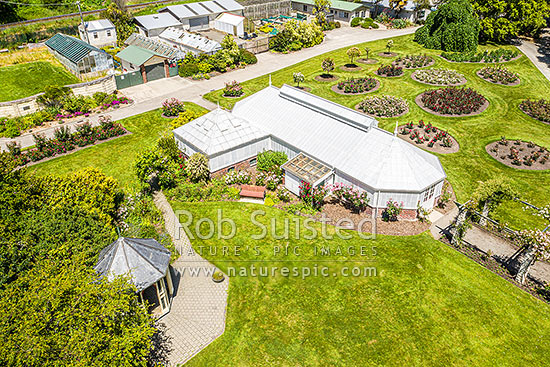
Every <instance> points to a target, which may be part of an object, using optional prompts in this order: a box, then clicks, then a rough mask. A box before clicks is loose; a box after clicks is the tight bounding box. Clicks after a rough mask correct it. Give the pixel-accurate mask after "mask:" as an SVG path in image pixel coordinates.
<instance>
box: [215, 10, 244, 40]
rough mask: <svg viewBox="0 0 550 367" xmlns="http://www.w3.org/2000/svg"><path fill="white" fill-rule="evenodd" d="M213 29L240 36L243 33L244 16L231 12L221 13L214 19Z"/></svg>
mask: <svg viewBox="0 0 550 367" xmlns="http://www.w3.org/2000/svg"><path fill="white" fill-rule="evenodd" d="M214 29H217V30H218V31H221V32H224V33H227V34H232V35H234V36H237V37H241V36H243V35H244V17H243V16H241V15H236V14H231V13H222V14H220V16H219V17H217V18H216V20H215V21H214Z"/></svg>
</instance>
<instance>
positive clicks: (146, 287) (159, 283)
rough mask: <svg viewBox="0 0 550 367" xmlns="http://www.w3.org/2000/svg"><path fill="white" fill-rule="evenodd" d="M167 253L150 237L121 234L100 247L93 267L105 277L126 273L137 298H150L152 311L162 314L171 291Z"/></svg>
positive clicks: (110, 277) (171, 293)
mask: <svg viewBox="0 0 550 367" xmlns="http://www.w3.org/2000/svg"><path fill="white" fill-rule="evenodd" d="M170 255H171V254H170V251H168V249H166V248H165V247H164V246H163V245H161V244H160V243H158V242H157V241H156V240H154V239H152V238H145V239H144V238H126V237H120V238H119V239H118V240H116V241H115V242H113V243H112V244H110V245H109V246H107V247H106V248H104V249H103V250H102V251H101V253H100V254H99V259H98V261H97V264H96V266H95V268H94V269H95V270H96V271H97V273H98V274H100V275H101V276H104V277H106V278H107V279H108V280H112V279H114V278H115V277H118V276H129V277H130V281H131V282H132V284H134V285H135V286H136V289H137V291H138V293H139V296H140V299H141V300H142V301H143V300H147V301H149V303H150V304H151V305H152V310H151V311H152V313H153V314H155V315H157V316H162V315H164V314H166V313H168V312H169V311H170V305H171V301H172V295H173V293H174V286H173V283H172V276H171V274H170Z"/></svg>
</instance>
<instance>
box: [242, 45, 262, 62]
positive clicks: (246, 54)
mask: <svg viewBox="0 0 550 367" xmlns="http://www.w3.org/2000/svg"><path fill="white" fill-rule="evenodd" d="M241 62H243V63H245V64H246V65H253V64H255V63H257V62H258V58H257V57H256V55H254V54H253V53H252V52H250V51H247V50H245V49H244V48H242V49H241Z"/></svg>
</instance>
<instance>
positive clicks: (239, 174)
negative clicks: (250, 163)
mask: <svg viewBox="0 0 550 367" xmlns="http://www.w3.org/2000/svg"><path fill="white" fill-rule="evenodd" d="M249 183H250V173H249V172H247V171H235V170H233V171H230V172H228V173H227V174H226V175H225V184H226V185H234V184H237V185H243V184H249Z"/></svg>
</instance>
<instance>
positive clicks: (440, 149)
mask: <svg viewBox="0 0 550 367" xmlns="http://www.w3.org/2000/svg"><path fill="white" fill-rule="evenodd" d="M405 127H406V125H401V126H399V128H398V129H397V131H398V132H397V136H399V137H400V138H401V139H403V140H405V141H407V142H409V143H411V144H412V145H414V146H417V147H419V148H422V149H424V150H427V151H429V152H432V153H438V154H451V153H456V152H458V151H459V150H460V145H459V144H458V141H456V139H455V138H454V137H453V136H452V135H450V134H449V138H450V139H451V140H452V142H453V145H452V146H451V147H450V148H446V147H444V146H443V144H442V142H441V140H439V141H437V142H436V143H435V144H434V146H433V147H431V148H430V147H429V146H428V143H429V140H428V141H426V142H424V143H422V144H417V143H416V142H415V141H414V140H411V139H410V136H411V135H410V134H412V132H413V131H415V130H417V131H419V132H420V135H421V136H425V135H428V136H429V137H430V140H431V138H432V137H433V136H434V135H436V133H433V132H430V133H429V134H428V133H426V131H425V130H424V129H421V128H419V127H418V126H417V125H415V127H414V128H413V129H412V130H411V133H410V134H408V135H403V134H401V129H403V128H405Z"/></svg>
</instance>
